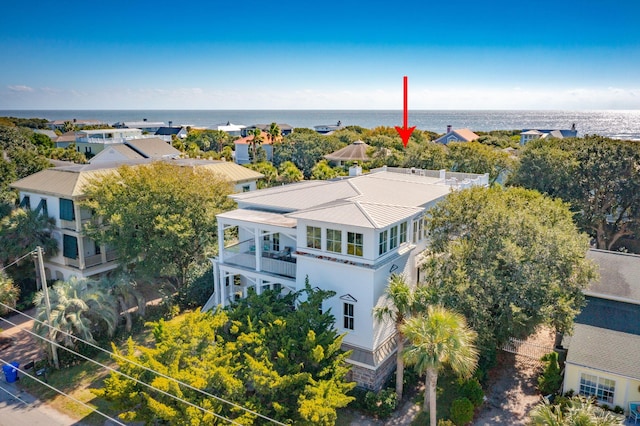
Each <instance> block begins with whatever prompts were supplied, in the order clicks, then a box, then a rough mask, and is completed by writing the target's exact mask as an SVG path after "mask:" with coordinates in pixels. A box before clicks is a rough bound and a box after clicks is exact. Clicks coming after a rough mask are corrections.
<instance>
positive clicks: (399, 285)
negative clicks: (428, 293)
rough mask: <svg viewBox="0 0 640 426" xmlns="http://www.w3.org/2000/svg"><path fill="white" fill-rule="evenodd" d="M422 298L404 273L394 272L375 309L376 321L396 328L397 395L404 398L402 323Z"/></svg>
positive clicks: (403, 338)
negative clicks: (387, 323) (391, 324)
mask: <svg viewBox="0 0 640 426" xmlns="http://www.w3.org/2000/svg"><path fill="white" fill-rule="evenodd" d="M420 301H421V300H420V298H419V297H417V296H416V290H415V289H413V288H411V286H410V285H409V284H408V283H407V281H406V278H405V277H404V275H398V274H392V275H391V276H390V277H389V284H388V285H387V288H386V289H385V302H384V304H383V305H379V306H376V307H375V308H374V309H373V317H374V318H375V319H376V321H380V322H382V321H390V322H392V323H393V326H394V327H395V330H396V345H397V353H396V395H397V396H398V400H402V393H403V392H402V391H403V383H404V359H403V352H404V341H405V340H406V337H405V335H404V334H403V333H402V325H403V324H404V323H405V321H406V320H407V319H408V318H409V317H410V316H411V315H412V314H413V313H415V312H416V310H418V309H419V307H420V306H422V305H421V304H420V303H417V302H420Z"/></svg>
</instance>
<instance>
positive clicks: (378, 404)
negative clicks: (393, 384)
mask: <svg viewBox="0 0 640 426" xmlns="http://www.w3.org/2000/svg"><path fill="white" fill-rule="evenodd" d="M364 401H365V406H366V408H367V411H369V412H370V413H371V414H374V415H375V416H376V417H378V418H380V419H386V418H387V417H389V416H390V415H391V414H392V413H393V411H394V410H395V409H396V407H397V405H398V396H397V395H396V391H395V390H394V389H391V388H387V389H382V390H381V391H380V392H378V393H376V392H371V391H369V392H367V394H366V395H365V397H364Z"/></svg>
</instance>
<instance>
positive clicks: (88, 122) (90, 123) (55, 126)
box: [47, 118, 107, 130]
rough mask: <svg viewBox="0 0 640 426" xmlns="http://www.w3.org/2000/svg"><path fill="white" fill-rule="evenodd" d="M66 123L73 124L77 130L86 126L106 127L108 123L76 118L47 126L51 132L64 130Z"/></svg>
mask: <svg viewBox="0 0 640 426" xmlns="http://www.w3.org/2000/svg"><path fill="white" fill-rule="evenodd" d="M66 123H71V124H73V125H74V126H75V127H76V128H77V129H82V128H83V127H85V126H106V125H107V123H105V122H104V121H101V120H76V119H75V118H72V119H69V120H55V121H50V122H49V123H47V126H49V128H50V129H51V130H64V126H65V125H66Z"/></svg>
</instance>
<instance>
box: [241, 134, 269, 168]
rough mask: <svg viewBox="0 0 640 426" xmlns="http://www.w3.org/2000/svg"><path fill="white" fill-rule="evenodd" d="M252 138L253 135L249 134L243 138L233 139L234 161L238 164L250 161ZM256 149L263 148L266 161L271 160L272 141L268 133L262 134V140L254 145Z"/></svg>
mask: <svg viewBox="0 0 640 426" xmlns="http://www.w3.org/2000/svg"><path fill="white" fill-rule="evenodd" d="M253 138H254V135H249V136H246V137H244V138H239V139H236V140H235V141H233V145H234V151H233V152H234V161H235V162H236V163H238V164H248V163H251V159H252V155H253V152H252V150H253V146H252V144H253ZM258 149H262V150H264V153H265V157H266V160H267V161H271V160H273V142H272V141H271V138H269V135H264V134H263V135H262V142H260V143H259V144H258V146H257V147H256V152H257V150H258Z"/></svg>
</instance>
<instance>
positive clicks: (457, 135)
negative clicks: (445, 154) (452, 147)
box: [434, 126, 480, 145]
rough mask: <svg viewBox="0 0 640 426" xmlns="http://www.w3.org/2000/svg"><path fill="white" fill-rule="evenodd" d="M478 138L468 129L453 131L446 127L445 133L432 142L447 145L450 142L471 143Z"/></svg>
mask: <svg viewBox="0 0 640 426" xmlns="http://www.w3.org/2000/svg"><path fill="white" fill-rule="evenodd" d="M479 137H480V136H478V135H476V134H475V133H473V132H472V131H471V130H469V129H456V130H453V128H452V127H451V126H447V132H446V133H445V134H444V135H442V136H440V137H439V138H438V139H436V140H435V141H434V142H436V143H442V144H445V145H446V144H448V143H451V142H471V141H475V140H476V139H478V138H479Z"/></svg>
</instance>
